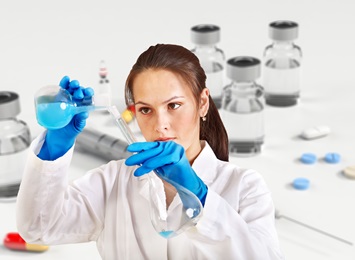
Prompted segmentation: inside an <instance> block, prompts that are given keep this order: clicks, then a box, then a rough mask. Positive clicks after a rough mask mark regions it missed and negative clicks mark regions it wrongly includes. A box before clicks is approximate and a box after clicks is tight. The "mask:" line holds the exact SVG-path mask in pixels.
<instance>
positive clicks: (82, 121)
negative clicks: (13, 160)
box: [38, 76, 94, 161]
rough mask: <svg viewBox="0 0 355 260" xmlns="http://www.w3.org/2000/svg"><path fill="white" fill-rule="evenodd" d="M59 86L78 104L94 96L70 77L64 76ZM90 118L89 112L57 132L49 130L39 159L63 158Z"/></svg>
mask: <svg viewBox="0 0 355 260" xmlns="http://www.w3.org/2000/svg"><path fill="white" fill-rule="evenodd" d="M59 85H60V86H61V87H62V88H64V89H66V90H67V91H68V92H69V93H70V94H71V95H72V98H73V100H74V101H76V102H82V103H84V102H87V101H88V100H91V99H92V96H93V94H94V91H93V89H91V88H83V87H80V84H79V82H78V81H77V80H72V81H70V78H69V77H68V76H64V77H63V78H62V80H61V81H60V83H59ZM88 116H89V114H88V112H83V113H79V114H76V115H75V116H74V117H73V119H72V120H71V121H70V123H69V124H67V125H66V126H65V127H63V128H61V129H56V130H49V129H48V130H47V134H46V137H45V141H44V144H43V146H42V148H41V151H40V152H39V154H38V157H39V158H41V159H42V160H49V161H53V160H55V159H57V158H59V157H61V156H63V155H64V154H65V153H66V152H67V151H68V150H69V149H70V148H71V147H72V146H73V144H74V142H75V139H76V137H77V136H78V134H79V133H80V132H81V131H83V129H84V127H85V125H86V119H87V118H88Z"/></svg>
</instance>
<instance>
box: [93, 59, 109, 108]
mask: <svg viewBox="0 0 355 260" xmlns="http://www.w3.org/2000/svg"><path fill="white" fill-rule="evenodd" d="M99 76H100V81H99V84H98V86H97V87H96V88H95V102H97V103H98V104H105V105H106V106H111V105H112V102H111V99H112V97H111V85H110V81H109V79H108V78H107V67H106V62H105V61H104V60H101V62H100V67H99Z"/></svg>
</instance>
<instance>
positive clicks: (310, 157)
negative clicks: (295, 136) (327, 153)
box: [300, 153, 317, 164]
mask: <svg viewBox="0 0 355 260" xmlns="http://www.w3.org/2000/svg"><path fill="white" fill-rule="evenodd" d="M300 161H301V162H303V163H304V164H313V163H315V162H316V161H317V156H316V155H315V154H313V153H304V154H302V156H301V158H300Z"/></svg>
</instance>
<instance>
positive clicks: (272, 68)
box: [263, 21, 302, 107]
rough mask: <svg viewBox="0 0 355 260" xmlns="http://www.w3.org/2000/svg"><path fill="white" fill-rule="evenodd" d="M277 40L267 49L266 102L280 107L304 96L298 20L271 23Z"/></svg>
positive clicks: (272, 31)
mask: <svg viewBox="0 0 355 260" xmlns="http://www.w3.org/2000/svg"><path fill="white" fill-rule="evenodd" d="M269 36H270V38H271V39H272V40H273V43H272V44H271V45H269V46H267V47H266V48H265V50H264V67H263V87H264V89H265V101H266V104H268V105H271V106H277V107H287V106H293V105H296V104H297V102H298V99H299V96H300V76H301V75H300V65H301V58H302V52H301V48H300V47H299V46H297V45H296V44H294V42H293V41H294V40H295V39H297V37H298V24H297V23H295V22H292V21H275V22H272V23H270V24H269Z"/></svg>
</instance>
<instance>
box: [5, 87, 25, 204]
mask: <svg viewBox="0 0 355 260" xmlns="http://www.w3.org/2000/svg"><path fill="white" fill-rule="evenodd" d="M19 113H20V101H19V96H18V94H16V93H14V92H10V91H0V197H1V198H5V197H14V196H16V195H17V192H18V189H19V186H20V182H21V179H22V173H23V170H24V167H25V161H26V157H27V153H28V147H29V146H30V143H31V136H30V130H29V128H28V126H27V124H26V123H25V122H23V121H21V120H18V119H17V118H16V116H17V115H18V114H19Z"/></svg>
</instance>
